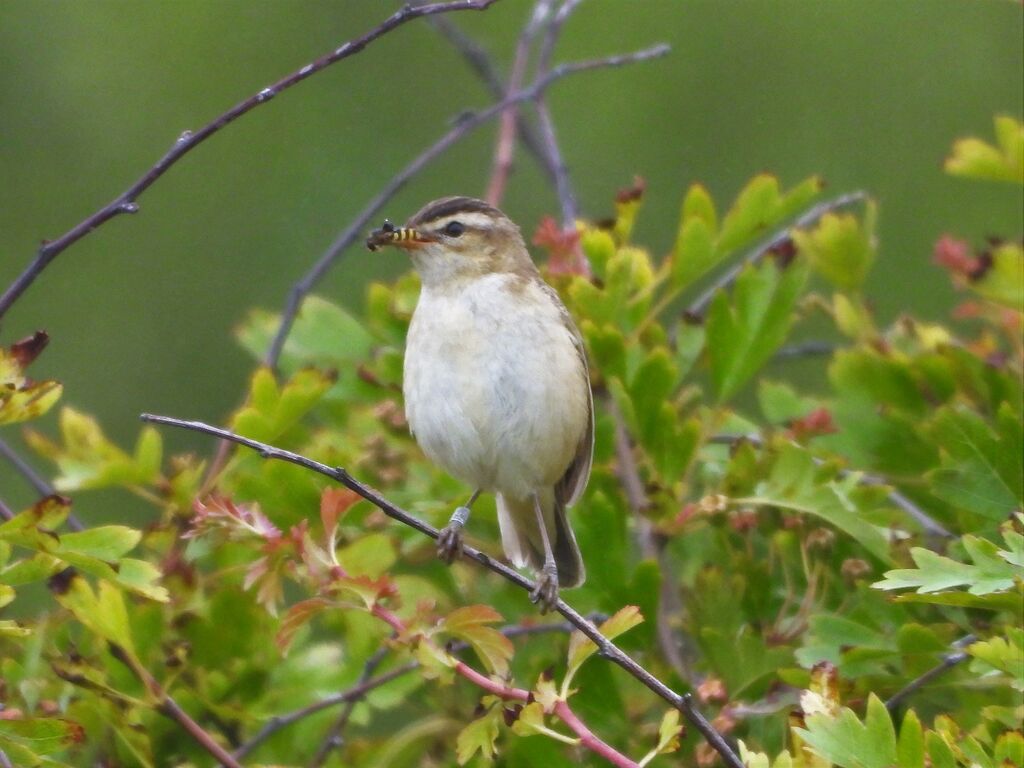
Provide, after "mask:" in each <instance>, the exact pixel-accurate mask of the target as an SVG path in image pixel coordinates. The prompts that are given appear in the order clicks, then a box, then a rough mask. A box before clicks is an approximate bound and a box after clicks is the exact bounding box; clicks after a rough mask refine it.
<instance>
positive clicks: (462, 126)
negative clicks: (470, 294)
mask: <svg viewBox="0 0 1024 768" xmlns="http://www.w3.org/2000/svg"><path fill="white" fill-rule="evenodd" d="M668 51H669V48H668V46H667V45H656V46H654V47H652V48H645V49H643V50H641V51H636V52H634V53H626V54H621V55H617V56H606V57H603V58H599V59H588V60H586V61H578V62H573V63H569V64H562V65H560V66H558V67H555V68H554V69H552V70H551V71H550V72H548V73H547V74H546V75H545V76H544V77H541V78H538V79H537V80H535V81H534V82H533V83H532V84H531V85H529V86H528V87H527V88H524V89H523V90H521V91H519V92H518V93H514V94H512V95H511V96H509V97H508V98H505V99H503V100H502V101H500V102H498V103H497V104H493V105H491V106H490V107H487V108H486V109H484V110H482V111H480V112H476V113H473V114H470V115H467V116H466V117H465V118H464V119H463V120H461V121H460V122H459V123H458V124H457V125H455V126H453V127H452V128H451V129H450V130H449V131H448V132H447V133H445V134H444V135H443V136H442V137H441V138H440V139H438V140H437V141H436V142H434V143H433V144H432V145H431V146H429V147H427V149H425V150H424V151H423V152H422V153H420V155H419V156H417V157H416V158H414V159H413V160H412V162H410V163H409V164H408V165H407V166H405V168H403V169H402V170H401V171H399V172H398V173H397V174H396V175H395V176H393V177H392V178H391V180H390V181H389V182H388V183H387V184H386V185H385V186H384V189H382V190H381V191H380V192H379V193H378V194H377V196H376V197H374V198H373V199H372V200H371V201H370V202H369V203H367V204H366V206H365V207H364V208H363V210H362V211H360V213H359V214H358V215H357V216H356V218H355V219H353V220H352V222H351V223H350V224H349V225H348V226H347V227H346V228H345V230H344V231H342V232H341V234H339V235H338V236H337V238H335V240H334V242H333V243H332V244H331V245H330V247H328V249H327V250H326V251H325V252H324V253H323V255H322V256H321V257H320V258H319V259H318V260H317V262H316V263H315V264H314V265H313V266H312V267H311V268H310V270H309V271H308V272H307V273H306V274H305V275H303V277H302V278H301V279H300V280H299V281H298V282H297V283H295V285H293V286H292V288H291V290H290V291H289V292H288V301H287V303H286V305H285V308H284V311H283V312H282V313H281V324H280V325H279V326H278V329H277V332H276V333H275V334H274V339H273V341H272V342H271V343H270V347H269V349H268V350H267V354H266V356H265V358H264V363H265V364H266V365H267V366H269V367H271V368H276V367H277V363H278V360H279V359H280V357H281V350H282V349H283V348H284V342H285V340H286V339H287V338H288V334H289V332H290V331H291V327H292V324H293V323H294V322H295V316H296V314H297V313H298V311H299V307H300V306H301V305H302V301H303V299H305V297H306V296H307V295H308V294H309V292H310V291H311V290H313V288H314V287H315V286H316V284H317V283H319V282H320V280H321V279H322V278H323V276H324V275H325V274H326V273H327V271H328V270H329V269H330V268H331V267H332V266H334V263H335V262H336V261H337V259H338V257H339V256H340V255H341V254H342V252H343V251H344V250H345V249H346V248H348V247H349V246H350V245H352V244H353V243H354V242H355V241H356V240H357V239H359V238H360V237H361V236H362V235H363V234H364V232H365V230H366V227H367V225H368V224H369V222H370V220H371V219H372V218H373V217H374V216H375V215H376V214H377V213H378V212H379V211H380V209H381V208H383V207H384V205H386V204H387V202H388V201H389V200H390V199H391V198H392V197H394V196H395V194H396V193H397V192H398V191H399V190H400V189H402V187H404V186H405V185H406V184H407V183H408V182H409V180H410V179H411V178H412V177H413V176H415V175H416V174H417V173H419V172H420V171H421V170H422V169H423V168H424V167H425V166H426V165H428V164H429V163H430V162H431V161H433V160H434V159H436V158H437V157H438V156H439V155H441V154H442V153H443V152H444V151H445V150H446V149H448V147H450V146H452V144H454V143H456V142H457V141H459V140H460V139H462V138H463V137H464V136H466V135H467V134H468V133H469V132H470V131H472V130H474V129H475V128H478V127H479V126H481V125H483V124H484V123H486V122H487V121H488V120H490V119H491V118H493V117H494V116H496V115H497V114H499V113H500V112H501V111H502V110H504V109H505V108H506V107H507V106H509V105H510V104H518V103H520V102H523V101H528V100H530V99H534V98H536V97H537V95H538V94H540V93H543V92H544V90H545V89H547V88H548V87H550V86H551V85H552V83H555V82H557V81H558V80H561V79H562V78H563V77H568V76H569V75H574V74H577V73H580V72H588V71H590V70H593V69H603V68H605V67H620V66H623V65H626V64H633V63H636V62H640V61H647V60H649V59H653V58H657V57H659V56H664V55H665V54H666V53H668Z"/></svg>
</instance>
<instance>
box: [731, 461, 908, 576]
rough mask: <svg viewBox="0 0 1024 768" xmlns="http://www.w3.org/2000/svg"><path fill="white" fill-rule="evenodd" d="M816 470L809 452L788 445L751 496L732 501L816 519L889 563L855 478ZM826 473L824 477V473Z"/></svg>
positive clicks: (885, 545)
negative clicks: (778, 509) (866, 516)
mask: <svg viewBox="0 0 1024 768" xmlns="http://www.w3.org/2000/svg"><path fill="white" fill-rule="evenodd" d="M825 472H826V470H824V469H823V468H820V467H818V466H817V465H816V464H815V463H814V459H813V457H812V456H811V454H810V453H808V452H807V451H806V450H804V449H803V448H800V447H798V446H796V445H791V444H787V445H785V446H783V448H782V449H781V450H780V451H779V455H778V457H777V458H776V459H775V461H774V463H773V464H772V467H771V470H770V473H769V475H768V477H767V478H766V479H764V480H762V481H761V482H760V483H758V485H757V486H756V488H755V489H754V495H753V496H747V497H743V498H739V499H734V500H733V501H734V503H736V504H757V505H770V506H773V507H779V508H781V509H790V510H793V511H795V512H800V513H802V514H806V515H813V516H815V517H819V518H821V519H822V520H824V521H825V522H827V523H829V524H830V525H833V526H835V527H836V528H838V529H839V530H841V531H843V532H844V533H846V534H848V535H849V536H851V537H853V538H854V539H855V540H856V541H858V542H859V543H860V544H861V546H863V547H864V548H865V549H867V550H868V551H869V552H871V553H872V554H873V555H874V556H875V557H877V558H878V559H879V560H881V561H883V562H889V561H890V556H889V542H888V540H887V539H886V537H885V536H884V535H883V534H882V533H881V531H879V530H878V528H876V527H875V526H874V525H872V524H871V523H869V522H868V520H867V519H866V518H865V512H867V511H869V509H867V508H865V506H864V505H865V504H869V503H872V502H873V499H871V498H870V497H869V496H867V495H866V494H865V490H866V489H864V488H862V487H860V486H859V484H858V482H857V478H856V477H855V476H852V475H847V476H846V477H843V478H835V477H831V476H829V475H828V474H827V473H825ZM823 473H825V474H823Z"/></svg>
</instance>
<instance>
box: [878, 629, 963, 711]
mask: <svg viewBox="0 0 1024 768" xmlns="http://www.w3.org/2000/svg"><path fill="white" fill-rule="evenodd" d="M975 640H977V638H976V637H975V636H974V635H966V636H965V637H961V638H960V639H959V640H957V641H956V642H955V643H953V647H954V648H956V649H957V650H956V651H954V652H953V653H947V654H946V655H945V656H943V657H942V661H941V663H939V664H937V665H936V666H934V667H932V668H931V669H929V670H928V671H927V672H925V673H924V674H922V675H920V676H918V677H915V678H914V679H913V680H911V681H910V682H909V683H907V684H906V685H905V686H903V687H902V688H901V689H900V690H898V691H897V692H896V693H894V694H893V695H892V696H891V697H890V698H889V700H888V701H886V702H885V708H886V709H888V710H889V713H890V714H894V713H896V712H897V711H898V710H899V708H900V704H902V703H903V701H904V700H905V699H906V698H907V697H908V696H910V695H911V694H913V693H915V692H916V691H918V690H919V689H921V688H923V687H924V686H926V685H927V684H928V683H930V682H931V681H932V680H934V679H935V678H937V677H939V676H941V675H943V674H945V673H946V672H948V671H949V670H951V669H952V668H953V667H955V666H956V665H957V664H960V663H962V662H964V661H966V660H967V659H968V658H970V654H969V653H967V652H966V651H964V650H963V649H964V648H966V647H967V646H968V645H970V644H971V643H973V642H974V641H975Z"/></svg>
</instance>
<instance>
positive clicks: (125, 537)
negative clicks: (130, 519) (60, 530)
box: [57, 525, 142, 561]
mask: <svg viewBox="0 0 1024 768" xmlns="http://www.w3.org/2000/svg"><path fill="white" fill-rule="evenodd" d="M141 539H142V532H141V531H136V530H135V529H134V528H129V527H127V526H125V525H104V526H100V527H99V528H90V529H88V530H86V531H77V532H73V533H65V534H62V535H61V537H60V547H59V549H58V550H57V552H58V556H59V553H61V552H74V553H77V554H80V555H89V556H90V557H95V558H98V559H100V560H108V561H109V560H116V559H118V558H119V557H121V556H122V555H124V554H127V553H128V552H130V551H131V550H132V549H134V548H135V545H136V544H138V543H139V541H140V540H141Z"/></svg>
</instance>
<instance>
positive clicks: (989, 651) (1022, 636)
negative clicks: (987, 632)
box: [967, 627, 1024, 691]
mask: <svg viewBox="0 0 1024 768" xmlns="http://www.w3.org/2000/svg"><path fill="white" fill-rule="evenodd" d="M967 653H969V654H970V655H971V656H973V657H974V658H975V659H976V660H977V661H980V662H983V663H984V664H985V665H987V666H988V667H990V668H992V669H996V670H998V671H1000V672H1002V673H1003V674H1005V675H1007V676H1008V677H1009V678H1010V681H1011V684H1012V685H1013V687H1014V688H1016V689H1017V690H1018V691H1024V629H1020V628H1019V627H1007V628H1006V637H993V638H990V639H988V640H983V641H979V642H976V643H971V644H970V645H969V646H967Z"/></svg>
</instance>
